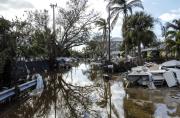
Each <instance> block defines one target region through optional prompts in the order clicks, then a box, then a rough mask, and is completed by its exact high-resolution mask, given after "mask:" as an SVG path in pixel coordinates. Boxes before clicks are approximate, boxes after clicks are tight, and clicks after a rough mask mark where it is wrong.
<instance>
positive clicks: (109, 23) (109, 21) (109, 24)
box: [108, 7, 111, 62]
mask: <svg viewBox="0 0 180 118" xmlns="http://www.w3.org/2000/svg"><path fill="white" fill-rule="evenodd" d="M108 14H109V16H108V26H109V27H108V29H109V34H108V36H109V42H108V44H109V46H108V47H109V50H108V53H109V54H108V55H109V58H108V59H109V62H110V61H111V20H110V19H111V18H110V7H109V9H108Z"/></svg>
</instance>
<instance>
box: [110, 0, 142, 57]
mask: <svg viewBox="0 0 180 118" xmlns="http://www.w3.org/2000/svg"><path fill="white" fill-rule="evenodd" d="M136 7H139V8H142V9H144V8H143V5H142V2H141V0H109V3H108V5H107V8H110V10H111V14H110V17H111V18H112V19H113V21H112V23H111V27H112V28H113V27H114V26H115V24H116V23H117V21H118V19H119V17H120V14H121V13H122V14H123V15H124V19H123V22H126V19H127V17H128V13H130V14H132V12H133V8H136ZM125 24H126V23H125ZM123 28H125V29H123ZM123 28H122V30H125V31H126V26H124V27H123ZM122 32H123V31H122ZM123 38H124V40H125V42H124V43H125V56H126V58H127V54H128V46H127V44H129V43H128V39H126V36H125V34H124V33H123ZM126 40H127V41H126ZM126 42H127V44H126Z"/></svg>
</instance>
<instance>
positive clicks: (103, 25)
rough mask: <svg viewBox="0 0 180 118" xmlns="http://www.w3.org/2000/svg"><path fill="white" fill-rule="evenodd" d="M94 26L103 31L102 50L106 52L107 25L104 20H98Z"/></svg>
mask: <svg viewBox="0 0 180 118" xmlns="http://www.w3.org/2000/svg"><path fill="white" fill-rule="evenodd" d="M95 25H96V26H98V27H99V30H102V31H103V41H102V42H103V47H102V48H103V49H104V51H107V30H108V23H107V21H106V20H105V19H103V18H100V19H99V20H97V21H96V22H95Z"/></svg>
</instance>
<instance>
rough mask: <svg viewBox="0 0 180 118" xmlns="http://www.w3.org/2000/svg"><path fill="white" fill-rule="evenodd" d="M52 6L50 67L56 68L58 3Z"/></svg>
mask: <svg viewBox="0 0 180 118" xmlns="http://www.w3.org/2000/svg"><path fill="white" fill-rule="evenodd" d="M50 6H51V8H52V9H53V36H52V39H51V46H50V47H51V50H50V63H51V65H50V67H51V69H53V68H54V66H55V58H56V56H55V55H56V53H55V46H56V45H55V42H56V27H55V7H57V4H50Z"/></svg>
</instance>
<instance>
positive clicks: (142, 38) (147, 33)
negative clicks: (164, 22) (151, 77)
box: [123, 12, 156, 65]
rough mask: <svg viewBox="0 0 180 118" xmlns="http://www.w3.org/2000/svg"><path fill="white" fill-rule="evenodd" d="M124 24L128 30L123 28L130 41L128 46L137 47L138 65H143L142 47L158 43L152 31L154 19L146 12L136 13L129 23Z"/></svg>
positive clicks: (128, 18)
mask: <svg viewBox="0 0 180 118" xmlns="http://www.w3.org/2000/svg"><path fill="white" fill-rule="evenodd" d="M124 23H126V24H125V25H123V26H124V27H126V28H123V34H124V35H125V37H126V38H127V39H128V41H127V42H128V45H129V43H130V44H133V45H134V46H137V48H138V64H139V65H141V64H142V57H141V45H143V46H144V47H149V46H150V45H151V44H152V43H153V42H155V41H156V36H155V34H154V32H153V31H152V29H153V26H154V19H153V17H152V16H150V15H148V14H146V13H144V12H136V13H135V14H134V15H132V16H129V17H127V21H126V22H124ZM125 29H126V30H125ZM133 45H132V46H133Z"/></svg>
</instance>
